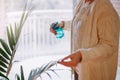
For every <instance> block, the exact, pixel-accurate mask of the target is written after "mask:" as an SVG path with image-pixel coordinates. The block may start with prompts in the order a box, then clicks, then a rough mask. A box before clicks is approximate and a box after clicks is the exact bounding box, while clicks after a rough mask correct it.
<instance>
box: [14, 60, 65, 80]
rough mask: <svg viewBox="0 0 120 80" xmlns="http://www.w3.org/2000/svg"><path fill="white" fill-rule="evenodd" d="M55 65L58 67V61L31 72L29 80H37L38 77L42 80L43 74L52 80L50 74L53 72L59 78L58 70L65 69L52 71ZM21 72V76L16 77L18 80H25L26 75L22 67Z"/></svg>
mask: <svg viewBox="0 0 120 80" xmlns="http://www.w3.org/2000/svg"><path fill="white" fill-rule="evenodd" d="M54 65H57V61H51V62H49V63H47V64H43V65H42V66H41V67H40V68H36V69H33V70H31V72H30V74H29V76H28V80H37V78H38V77H40V79H41V80H42V76H41V75H42V74H43V73H44V74H46V75H47V76H48V77H49V78H50V79H51V80H52V76H51V75H50V73H49V72H53V73H54V74H55V75H56V76H58V77H59V75H58V74H57V72H56V70H63V69H52V68H51V67H53V66H54ZM20 72H21V73H20V75H18V74H16V76H15V77H16V80H25V75H24V72H23V68H22V66H21V67H20ZM59 78H60V77H59Z"/></svg>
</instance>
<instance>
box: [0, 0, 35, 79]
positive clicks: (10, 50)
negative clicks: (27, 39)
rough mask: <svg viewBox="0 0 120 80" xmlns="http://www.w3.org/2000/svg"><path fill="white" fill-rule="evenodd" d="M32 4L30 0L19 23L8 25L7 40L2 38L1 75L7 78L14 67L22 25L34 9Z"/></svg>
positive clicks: (0, 52)
mask: <svg viewBox="0 0 120 80" xmlns="http://www.w3.org/2000/svg"><path fill="white" fill-rule="evenodd" d="M30 5H31V1H29V0H28V1H27V3H26V5H25V7H24V10H23V13H22V16H21V19H20V21H19V23H15V24H14V25H13V26H12V25H11V24H10V25H9V26H7V38H8V39H7V41H5V40H3V39H0V43H1V46H2V47H0V77H2V78H5V79H7V80H9V79H8V75H9V73H10V71H11V68H12V63H13V59H14V56H15V54H16V50H17V47H18V40H19V37H20V33H21V30H22V27H23V25H24V23H25V21H26V19H27V18H28V16H29V14H30V13H31V11H32V9H33V7H30ZM13 28H14V29H13Z"/></svg>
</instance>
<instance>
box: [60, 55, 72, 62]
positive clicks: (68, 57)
mask: <svg viewBox="0 0 120 80" xmlns="http://www.w3.org/2000/svg"><path fill="white" fill-rule="evenodd" d="M66 59H70V56H67V57H65V58H63V59H62V60H61V61H62V62H64V60H66Z"/></svg>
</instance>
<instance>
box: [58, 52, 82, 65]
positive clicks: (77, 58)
mask: <svg viewBox="0 0 120 80" xmlns="http://www.w3.org/2000/svg"><path fill="white" fill-rule="evenodd" d="M81 60H82V56H81V53H80V51H79V52H75V53H73V54H71V55H69V56H67V57H65V58H63V59H62V60H61V61H59V62H58V63H60V64H62V65H64V66H67V67H76V66H77V64H78V63H80V62H81Z"/></svg>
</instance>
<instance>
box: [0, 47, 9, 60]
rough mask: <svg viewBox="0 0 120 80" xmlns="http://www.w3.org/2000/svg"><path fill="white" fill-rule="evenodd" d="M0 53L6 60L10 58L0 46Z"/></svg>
mask: <svg viewBox="0 0 120 80" xmlns="http://www.w3.org/2000/svg"><path fill="white" fill-rule="evenodd" d="M0 54H1V55H2V56H3V57H4V58H6V59H7V60H10V58H9V55H8V54H7V53H6V52H5V51H4V50H3V49H2V48H0Z"/></svg>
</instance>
